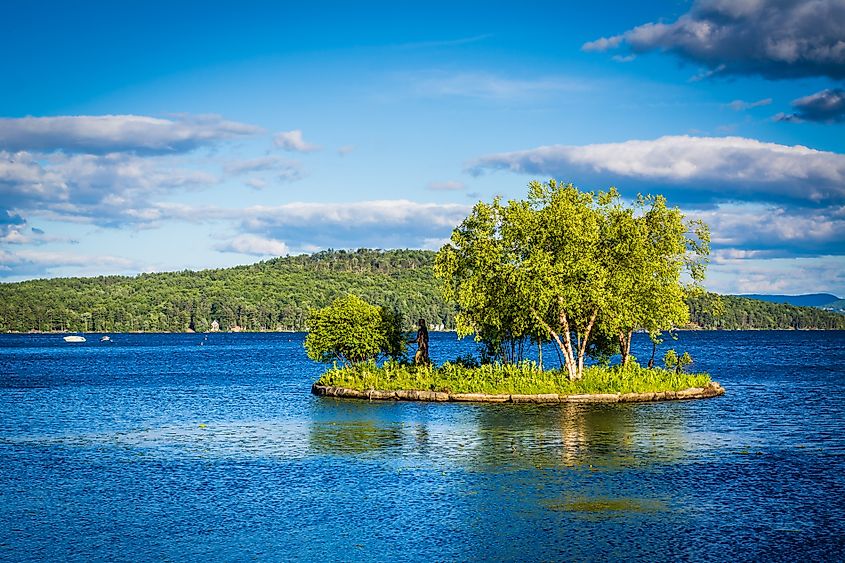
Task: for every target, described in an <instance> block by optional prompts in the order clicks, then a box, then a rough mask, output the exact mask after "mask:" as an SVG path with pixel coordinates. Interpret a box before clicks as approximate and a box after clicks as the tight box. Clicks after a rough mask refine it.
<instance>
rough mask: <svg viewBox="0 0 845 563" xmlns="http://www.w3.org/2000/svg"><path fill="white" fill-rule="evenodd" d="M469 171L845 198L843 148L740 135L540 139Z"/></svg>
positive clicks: (721, 195) (815, 199)
mask: <svg viewBox="0 0 845 563" xmlns="http://www.w3.org/2000/svg"><path fill="white" fill-rule="evenodd" d="M467 170H468V171H469V172H471V173H473V174H480V173H482V172H484V171H487V170H508V171H511V172H517V173H522V174H534V175H545V176H557V177H561V178H564V179H568V180H573V181H577V182H583V181H584V180H587V181H598V182H601V183H603V184H605V185H610V184H622V183H626V182H627V185H631V184H636V183H637V182H643V183H648V184H663V185H669V186H675V187H682V188H683V189H684V193H687V194H689V193H693V192H699V197H705V196H702V195H701V194H706V197H707V198H710V199H715V200H731V199H739V200H742V199H752V200H753V199H775V200H776V199H781V200H792V201H796V202H802V201H803V202H812V203H823V202H842V201H845V155H843V154H839V153H833V152H826V151H819V150H814V149H810V148H807V147H804V146H800V145H794V146H788V145H779V144H776V143H766V142H762V141H758V140H755V139H747V138H742V137H690V136H666V137H660V138H658V139H655V140H653V141H640V140H632V141H625V142H621V143H605V144H595V145H584V146H567V145H554V146H544V147H538V148H534V149H528V150H523V151H516V152H507V153H499V154H493V155H488V156H483V157H481V158H478V159H476V160H474V161H472V162H470V163H469V164H468V166H467Z"/></svg>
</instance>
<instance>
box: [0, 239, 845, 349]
mask: <svg viewBox="0 0 845 563" xmlns="http://www.w3.org/2000/svg"><path fill="white" fill-rule="evenodd" d="M434 256H435V253H434V252H431V251H424V250H389V251H382V250H367V249H361V250H357V251H343V250H338V251H325V252H320V253H317V254H312V255H300V256H290V257H284V258H274V259H272V260H267V261H264V262H258V263H256V264H252V265H249V266H238V267H234V268H222V269H214V270H202V271H199V272H192V271H187V270H186V271H182V272H168V273H156V274H140V275H138V276H131V277H130V276H100V277H94V278H56V279H49V280H32V281H25V282H19V283H5V284H0V331H3V332H7V331H15V332H29V331H45V332H46V331H68V332H76V331H86V332H132V331H144V332H184V331H188V330H194V331H197V332H205V331H208V330H210V328H211V324H212V322H213V321H217V323H218V324H219V328H220V330H223V331H229V330H246V331H268V330H269V331H298V330H304V329H305V319H306V318H307V315H308V311H309V310H310V309H312V308H316V307H324V306H326V305H328V304H329V303H330V302H331V301H332V300H333V299H334V298H335V297H338V296H340V295H343V294H346V293H355V294H357V295H359V296H361V297H363V298H364V299H365V300H367V301H369V302H370V303H374V304H378V305H386V306H388V307H391V308H394V309H396V310H398V311H399V312H400V314H401V315H402V317H403V320H404V323H405V326H406V328H407V329H410V328H411V327H412V326H413V324H414V321H416V319H418V318H425V319H426V320H427V321H428V322H429V324H430V325H432V326H434V327H437V326H438V325H443V326H444V327H445V328H447V329H451V328H453V327H454V313H455V311H454V308H453V306H452V305H450V304H447V303H445V302H444V301H443V298H442V297H441V295H440V291H439V289H438V286H437V283H436V281H435V279H434V275H433V272H432V266H433V263H434ZM721 299H722V304H723V306H724V307H723V308H724V311H723V312H722V314H721V315H719V316H714V314H713V309H714V307H713V306H712V300H713V296H712V295H711V296H707V297H702V298H698V299H695V300H691V302H690V312H691V317H692V322H693V323H694V324H695V325H698V326H701V327H702V328H720V329H748V328H761V329H767V328H819V329H832V328H838V329H845V316H843V315H839V314H836V313H830V312H827V311H822V310H820V309H813V308H808V307H794V306H791V305H781V304H775V303H766V302H763V301H755V300H752V299H743V298H739V297H731V296H722V297H721Z"/></svg>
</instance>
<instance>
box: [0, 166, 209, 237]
mask: <svg viewBox="0 0 845 563" xmlns="http://www.w3.org/2000/svg"><path fill="white" fill-rule="evenodd" d="M172 159H173V157H163V156H148V157H141V156H137V155H133V154H128V153H110V154H105V155H93V154H72V155H67V154H64V153H52V154H49V155H43V154H40V155H39V154H31V153H26V152H19V153H15V154H10V153H4V152H0V194H2V196H3V205H5V206H6V207H7V208H13V209H18V210H20V212H22V213H24V212H25V213H29V214H35V215H41V216H45V217H51V218H55V219H59V220H67V221H75V222H91V223H96V224H100V225H116V224H122V223H148V222H151V221H155V220H157V219H158V218H159V214H158V213H157V211H156V210H155V209H154V208H153V207H154V205H153V203H152V202H153V201H154V198H156V197H157V196H161V195H163V194H165V193H168V192H170V191H173V190H180V189H196V188H202V187H206V186H209V185H212V184H215V183H216V182H217V181H218V180H217V178H216V177H215V176H214V175H212V174H209V173H208V172H205V171H202V170H196V169H191V168H182V167H178V166H174V164H178V161H173V160H172Z"/></svg>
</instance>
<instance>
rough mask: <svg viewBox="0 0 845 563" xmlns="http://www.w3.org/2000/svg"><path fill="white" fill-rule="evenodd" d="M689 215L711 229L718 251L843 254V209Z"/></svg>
mask: <svg viewBox="0 0 845 563" xmlns="http://www.w3.org/2000/svg"><path fill="white" fill-rule="evenodd" d="M690 215H691V216H694V217H697V218H699V219H702V220H703V221H704V222H706V223H707V224H708V225H710V229H711V233H712V240H713V244H714V247H717V248H719V247H722V248H728V249H738V250H742V251H744V252H760V253H763V254H765V255H767V256H773V255H777V256H796V255H804V256H819V255H834V254H845V244H843V242H845V207H843V206H831V207H827V208H821V209H814V208H809V209H800V208H793V209H789V208H786V207H782V206H773V205H765V204H741V205H736V204H727V205H718V206H716V207H715V208H712V209H706V210H697V211H691V212H690ZM763 254H757V256H762V255H763ZM720 256H722V257H724V255H720ZM732 257H733V258H735V257H736V255H732Z"/></svg>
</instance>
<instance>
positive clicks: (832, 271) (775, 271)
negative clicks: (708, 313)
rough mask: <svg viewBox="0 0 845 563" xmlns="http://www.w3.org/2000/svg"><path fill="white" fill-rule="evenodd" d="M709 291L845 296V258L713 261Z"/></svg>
mask: <svg viewBox="0 0 845 563" xmlns="http://www.w3.org/2000/svg"><path fill="white" fill-rule="evenodd" d="M707 288H708V289H710V290H711V291H716V292H718V293H728V294H738V293H780V294H792V295H795V294H802V293H815V292H819V293H827V292H830V293H834V294H836V295H845V257H843V256H818V257H808V258H804V257H798V258H755V257H741V258H736V259H725V260H721V261H718V262H716V261H714V263H713V264H711V266H710V268H709V269H708V275H707Z"/></svg>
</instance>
